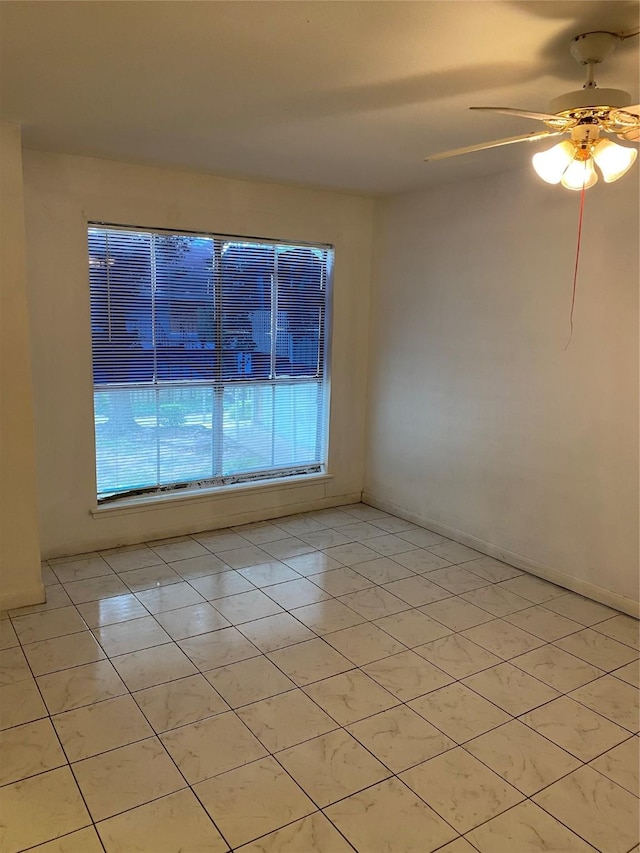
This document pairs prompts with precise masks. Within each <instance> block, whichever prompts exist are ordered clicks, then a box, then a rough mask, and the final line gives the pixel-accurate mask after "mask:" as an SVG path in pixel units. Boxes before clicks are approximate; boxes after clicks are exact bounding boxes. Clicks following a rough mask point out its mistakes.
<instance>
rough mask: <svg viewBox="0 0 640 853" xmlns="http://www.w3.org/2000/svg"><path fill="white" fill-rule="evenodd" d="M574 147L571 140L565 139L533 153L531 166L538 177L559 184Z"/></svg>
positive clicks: (574, 150)
mask: <svg viewBox="0 0 640 853" xmlns="http://www.w3.org/2000/svg"><path fill="white" fill-rule="evenodd" d="M575 153H576V149H575V145H574V144H573V143H572V142H569V141H568V140H566V141H565V142H559V143H558V144H557V145H554V146H553V148H548V149H547V150H546V151H540V152H539V153H538V154H534V155H533V158H532V163H533V168H534V169H535V170H536V172H537V173H538V175H539V177H541V178H542V180H543V181H546V182H547V183H548V184H559V183H560V181H561V180H562V176H563V175H564V173H565V172H566V170H567V168H568V167H569V166H570V165H571V162H572V161H573V158H574V157H575Z"/></svg>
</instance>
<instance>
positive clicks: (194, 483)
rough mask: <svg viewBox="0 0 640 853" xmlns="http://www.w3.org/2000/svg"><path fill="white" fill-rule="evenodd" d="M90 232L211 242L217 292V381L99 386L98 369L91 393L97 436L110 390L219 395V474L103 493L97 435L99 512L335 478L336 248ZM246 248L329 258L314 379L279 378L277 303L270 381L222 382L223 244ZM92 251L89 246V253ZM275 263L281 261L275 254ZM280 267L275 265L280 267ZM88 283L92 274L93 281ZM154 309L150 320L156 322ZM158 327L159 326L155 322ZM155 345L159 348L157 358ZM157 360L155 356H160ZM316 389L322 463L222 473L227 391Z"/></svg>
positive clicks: (104, 225) (178, 232)
mask: <svg viewBox="0 0 640 853" xmlns="http://www.w3.org/2000/svg"><path fill="white" fill-rule="evenodd" d="M92 229H97V230H108V231H124V232H134V233H135V232H139V233H144V234H151V235H161V236H164V235H167V236H179V237H180V236H184V237H201V238H206V239H211V240H212V241H213V293H214V304H215V309H214V317H215V320H214V328H215V342H216V346H215V349H214V352H215V357H214V366H215V367H214V370H215V376H214V378H212V379H192V380H184V379H158V376H157V374H154V378H153V380H152V381H150V382H149V381H147V382H136V381H132V382H113V383H99V384H96V382H95V378H94V376H93V371H92V389H93V405H92V409H93V413H94V419H93V420H94V432H95V414H96V409H95V397H96V393H97V392H100V391H107V390H117V389H128V390H148V391H157V390H158V389H171V388H177V389H179V388H196V387H198V386H202V387H206V388H210V389H211V390H212V394H213V398H214V399H213V407H212V460H213V463H212V464H213V465H214V467H216V473H214V475H213V476H212V477H207V478H199V479H195V480H191V481H186V482H174V483H165V484H163V483H159V484H157V485H155V486H149V487H141V488H132V489H123V490H120V491H115V492H110V493H104V494H102V495H101V494H99V493H98V481H97V473H98V472H97V444H96V435H95V434H94V448H95V451H96V452H95V460H96V468H95V472H94V473H95V475H96V479H95V484H96V490H95V492H96V500H97V509H96V512H98V513H99V512H100V511H111V510H114V509H118V508H119V506H122V507H123V508H125V509H126V507H127V506H129V507H131V506H135V505H136V503H139V504H140V505H142V504H151V503H153V502H155V501H156V500H162V501H164V500H166V499H167V498H176V499H181V498H197V497H205V496H206V495H211V494H220V493H224V492H228V491H231V490H233V492H237V491H238V490H245V489H253V488H256V487H260V486H262V487H265V486H269V487H275V486H277V485H293V484H294V483H295V482H305V481H309V480H312V481H317V480H321V479H322V480H324V479H330V478H331V475H330V474H328V459H329V443H330V434H329V426H330V410H331V344H332V331H333V273H334V266H335V247H334V245H333V244H331V243H325V242H312V241H308V240H295V241H294V240H283V239H278V238H273V237H256V236H249V235H238V234H227V233H220V232H212V231H194V230H190V229H173V228H162V227H155V226H154V227H150V226H141V225H126V224H122V223H110V222H105V221H99V220H95V219H92V220H88V221H87V222H86V235H87V240H88V239H89V235H90V232H91V230H92ZM234 242H237V243H247V244H256V245H261V246H262V245H263V246H274V247H276V248H285V249H287V248H291V249H298V248H299V249H305V248H308V249H316V250H320V251H322V252H323V253H325V260H324V262H323V265H322V271H323V285H324V290H325V293H324V299H323V301H322V303H321V304H322V311H321V315H320V331H319V335H318V341H319V353H320V352H321V353H322V355H321V356H320V355H319V370H318V373H317V374H316V375H315V376H295V375H293V376H277V375H274V374H275V373H276V370H275V362H276V358H277V356H276V350H277V334H276V331H277V328H278V306H277V298H276V299H275V300H273V301H272V302H271V305H270V314H271V317H270V320H271V344H270V354H269V355H270V376H269V377H267V378H246V379H244V378H228V379H225V378H224V369H223V356H222V336H223V334H224V327H223V313H224V312H223V308H222V299H223V295H222V265H221V259H222V246H223V245H224V243H234ZM88 248H89V247H88ZM276 257H277V255H276ZM276 268H277V262H276ZM89 279H90V276H89ZM277 290H278V281H277V278H276V277H275V276H274V279H273V281H272V295H273V293H276V294H277ZM89 293H90V302H91V282H90V281H89ZM153 314H154V312H153V310H152V317H153ZM152 322H153V320H152ZM93 344H94V336H93V332H92V331H91V351H92V361H93ZM155 352H156V347H155V344H154V354H155ZM154 357H155V356H154ZM312 382H316V383H317V388H318V394H319V395H321V401H320V403H319V405H318V408H317V417H318V424H317V428H316V430H317V431H316V446H317V448H318V453H317V456H318V458H319V460H320V461H319V462H314V463H311V464H306V465H305V464H302V465H290V466H280V467H276V466H273V467H270V468H262V469H260V468H259V469H255V470H253V471H246V472H238V473H235V474H226V475H225V474H224V473H223V471H222V468H223V452H222V436H223V411H224V392H225V388H229V387H235V388H237V387H242V386H243V385H245V386H252V387H256V386H263V387H267V386H269V387H271V388H272V389H273V393H274V394H275V389H276V388H277V387H278V386H280V387H286V386H295V385H303V384H309V383H312Z"/></svg>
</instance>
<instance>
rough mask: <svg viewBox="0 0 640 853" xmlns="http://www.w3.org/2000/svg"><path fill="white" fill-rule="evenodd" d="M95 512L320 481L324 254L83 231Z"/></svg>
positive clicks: (221, 240)
mask: <svg viewBox="0 0 640 853" xmlns="http://www.w3.org/2000/svg"><path fill="white" fill-rule="evenodd" d="M88 243H89V280H90V291H91V338H92V344H93V379H94V412H95V434H96V471H97V491H98V501H99V502H103V501H105V500H113V499H114V498H117V497H122V496H123V495H131V494H132V493H133V494H143V493H153V492H159V491H165V490H167V489H170V488H188V487H191V488H198V487H202V486H214V485H223V484H227V483H237V482H244V481H251V480H258V479H265V478H269V479H271V478H275V477H286V476H291V475H294V474H304V473H314V472H320V471H322V470H324V462H325V456H326V423H327V403H328V382H327V364H326V339H327V285H328V281H329V278H330V269H331V262H332V258H333V252H332V250H331V249H330V247H328V246H315V245H314V246H311V245H290V244H286V243H274V242H267V241H264V240H254V239H245V238H243V237H224V236H215V235H210V234H192V233H191V234H189V233H174V232H165V231H149V230H141V229H131V228H120V227H115V226H108V227H105V226H103V225H98V224H92V225H90V226H89V229H88Z"/></svg>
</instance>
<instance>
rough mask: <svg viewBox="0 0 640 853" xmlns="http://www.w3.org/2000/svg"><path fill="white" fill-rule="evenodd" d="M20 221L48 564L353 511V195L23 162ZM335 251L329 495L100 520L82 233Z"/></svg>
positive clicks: (360, 290)
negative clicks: (325, 511) (166, 232)
mask: <svg viewBox="0 0 640 853" xmlns="http://www.w3.org/2000/svg"><path fill="white" fill-rule="evenodd" d="M24 171H25V210H26V224H27V241H28V261H29V300H30V314H31V325H32V350H33V364H34V388H35V402H36V405H35V419H36V438H37V467H38V485H39V494H40V530H41V540H42V550H43V554H44V555H45V556H47V557H51V556H56V555H63V554H74V553H80V552H83V551H89V550H92V549H95V548H98V547H100V548H104V547H110V546H114V545H118V544H126V543H132V542H138V541H143V540H148V539H152V538H154V537H165V536H171V535H177V534H180V533H185V532H189V531H196V530H204V529H208V528H214V527H222V526H226V525H228V524H238V523H242V522H243V521H248V520H253V519H256V518H261V517H269V516H274V515H278V514H282V515H285V514H287V513H292V512H297V511H300V510H301V509H311V508H314V507H318V506H323V505H332V504H336V503H340V502H341V501H342V502H347V501H350V500H357V499H359V497H360V492H361V489H362V477H363V434H364V414H365V404H364V388H365V384H366V359H367V334H368V301H369V286H370V261H371V235H372V218H373V201H372V200H371V199H367V198H361V197H357V196H353V195H347V194H341V193H335V192H324V191H319V190H312V189H301V188H295V187H289V186H281V185H275V184H268V183H257V182H250V181H242V180H232V179H227V178H219V177H214V176H210V175H203V174H193V173H186V172H176V171H169V170H163V169H157V168H151V167H145V166H137V165H129V164H124V163H115V162H110V161H105V160H96V159H90V158H82V157H72V156H66V155H54V154H46V153H40V152H35V151H26V152H25V157H24ZM91 220H94V221H104V222H108V223H120V224H128V225H140V226H149V227H163V228H175V229H186V230H193V231H214V232H221V233H226V234H241V235H249V236H257V237H270V238H280V239H285V240H292V241H296V240H306V241H318V242H326V243H332V244H333V245H334V246H335V252H336V262H335V276H334V296H333V338H332V352H331V358H332V366H333V369H332V383H331V421H330V456H329V471H330V473H331V474H333V475H334V476H333V479H331V480H330V481H328V482H326V483H316V484H306V485H298V486H292V485H291V484H288V485H287V487H282V488H276V489H269V488H263V487H258V488H253V489H252V490H249V491H247V490H246V489H245V490H244V491H243V492H241V493H237V494H235V495H234V494H230V495H229V496H228V497H226V496H225V497H222V498H221V497H211V498H208V499H206V500H202V499H196V500H192V501H188V500H186V501H182V502H180V501H178V502H176V503H171V504H169V503H166V504H162V506H161V507H160V508H158V507H157V506H156V507H154V508H146V509H145V510H144V511H134V512H132V511H131V510H126V511H119V512H118V511H116V512H113V513H104V514H101V515H100V516H98V517H96V516H93V515H92V514H91V510H92V508H94V507H95V503H96V500H95V491H96V487H95V457H94V445H93V441H94V433H93V402H92V379H91V340H90V328H89V289H88V272H87V270H88V262H87V243H86V227H87V221H91Z"/></svg>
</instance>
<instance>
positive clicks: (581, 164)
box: [560, 157, 598, 190]
mask: <svg viewBox="0 0 640 853" xmlns="http://www.w3.org/2000/svg"><path fill="white" fill-rule="evenodd" d="M560 183H561V184H562V186H563V187H566V188H567V189H568V190H583V189H584V190H588V189H589V187H592V186H593V185H594V184H597V183H598V174H597V172H596V170H595V168H594V166H593V157H589V158H588V159H586V160H581V159H580V160H578V159H576V160H574V161H573V162H572V163H570V164H569V166H568V168H567V169H566V171H565V173H564V174H563V176H562V179H561V181H560Z"/></svg>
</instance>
